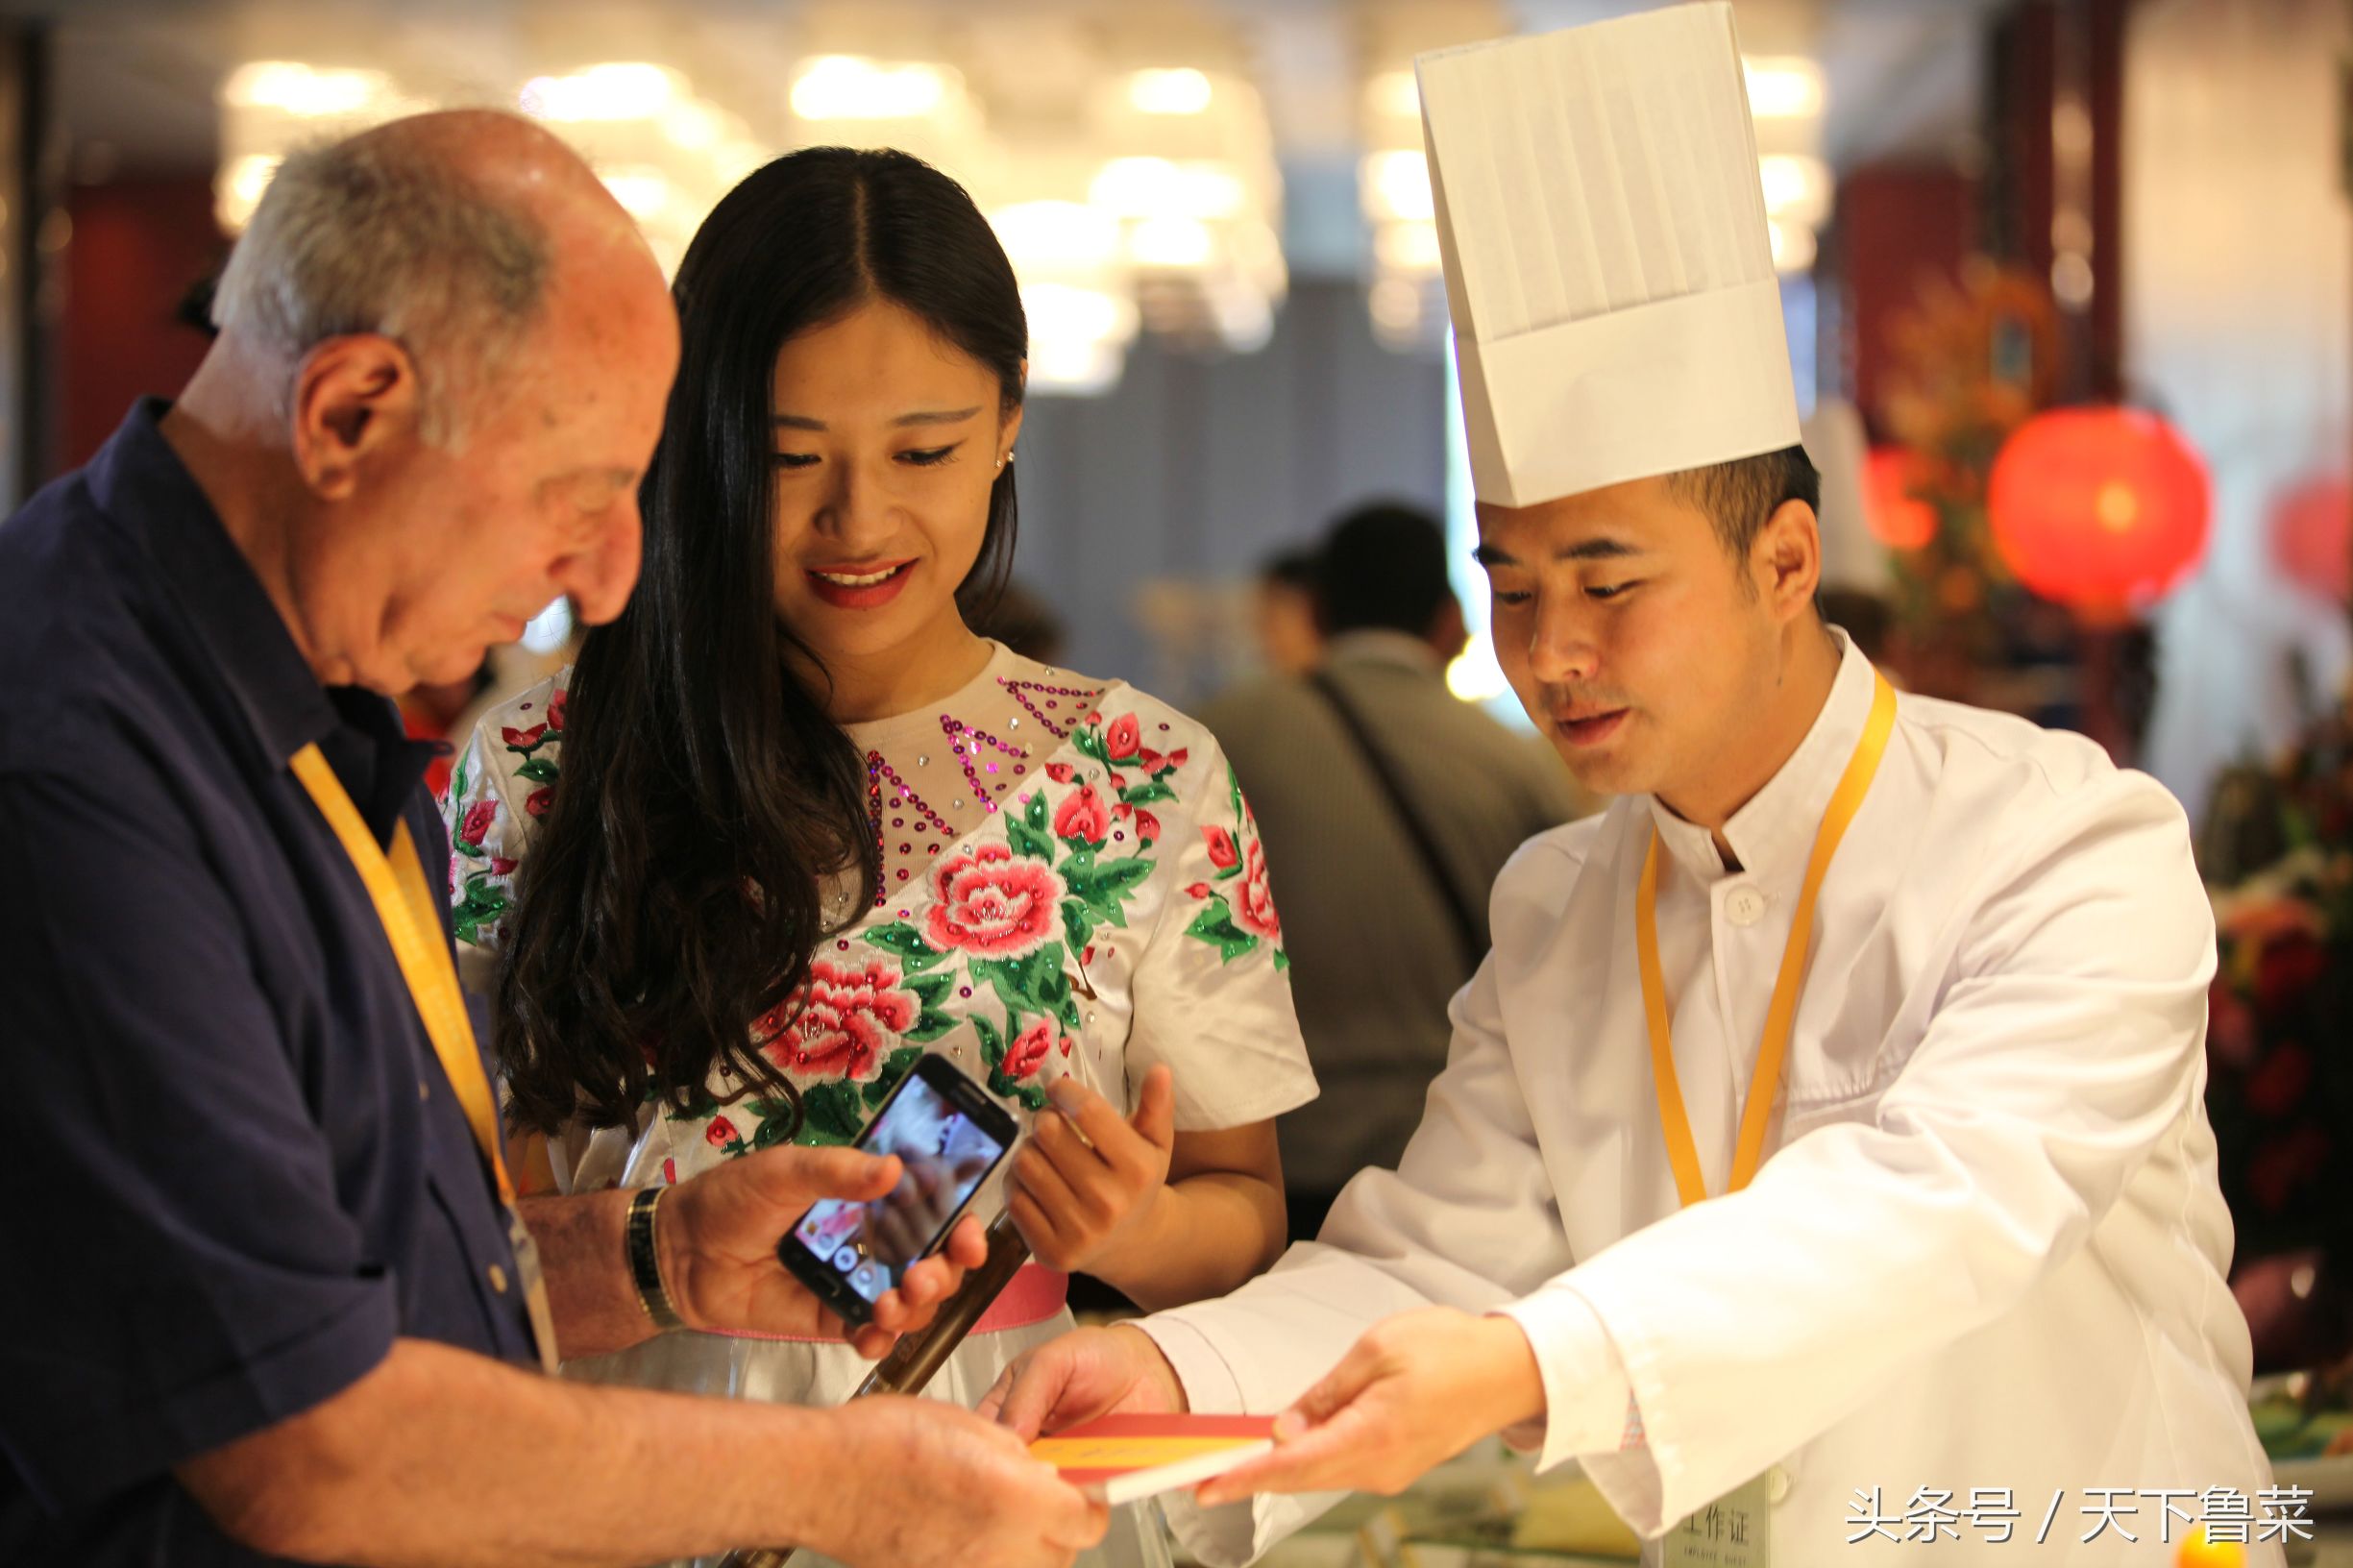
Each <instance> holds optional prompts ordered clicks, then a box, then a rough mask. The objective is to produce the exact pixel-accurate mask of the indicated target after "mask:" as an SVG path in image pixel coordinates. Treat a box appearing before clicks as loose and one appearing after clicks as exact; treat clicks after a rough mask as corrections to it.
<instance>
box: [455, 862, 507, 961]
mask: <svg viewBox="0 0 2353 1568" xmlns="http://www.w3.org/2000/svg"><path fill="white" fill-rule="evenodd" d="M513 907H514V900H513V899H511V898H509V897H507V895H506V894H504V893H503V892H502V891H501V890H499V889H497V888H494V887H492V886H491V885H490V873H489V872H488V871H476V872H474V873H473V874H472V875H470V876H468V877H467V878H466V891H465V894H464V896H462V897H461V898H459V899H458V901H457V905H456V907H455V908H453V909H452V910H451V911H450V926H451V929H452V930H453V932H454V933H455V935H456V937H457V940H458V941H460V942H470V943H477V944H478V943H480V942H481V940H482V929H483V928H484V927H485V926H490V925H495V924H497V923H498V921H499V919H500V918H501V917H502V916H503V915H504V914H505V913H506V912H507V911H508V910H509V909H512V908H513Z"/></svg>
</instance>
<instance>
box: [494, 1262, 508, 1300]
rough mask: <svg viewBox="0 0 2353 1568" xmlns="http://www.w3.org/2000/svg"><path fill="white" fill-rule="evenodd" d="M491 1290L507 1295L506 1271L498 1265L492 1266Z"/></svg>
mask: <svg viewBox="0 0 2353 1568" xmlns="http://www.w3.org/2000/svg"><path fill="white" fill-rule="evenodd" d="M490 1288H492V1289H493V1290H496V1291H497V1292H498V1293H499V1294H500V1295H504V1294H506V1270H504V1269H502V1268H501V1267H500V1266H499V1265H498V1264H496V1263H493V1264H491V1265H490Z"/></svg>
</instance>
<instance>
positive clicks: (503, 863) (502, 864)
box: [490, 855, 515, 876]
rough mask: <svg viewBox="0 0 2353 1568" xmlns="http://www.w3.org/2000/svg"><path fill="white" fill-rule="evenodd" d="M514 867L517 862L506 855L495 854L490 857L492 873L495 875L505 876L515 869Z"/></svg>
mask: <svg viewBox="0 0 2353 1568" xmlns="http://www.w3.org/2000/svg"><path fill="white" fill-rule="evenodd" d="M514 869H515V863H514V862H513V861H511V860H509V859H507V858H506V857H505V856H504V855H493V856H491V857H490V874H491V875H493V876H504V875H506V873H507V872H509V871H511V870H514Z"/></svg>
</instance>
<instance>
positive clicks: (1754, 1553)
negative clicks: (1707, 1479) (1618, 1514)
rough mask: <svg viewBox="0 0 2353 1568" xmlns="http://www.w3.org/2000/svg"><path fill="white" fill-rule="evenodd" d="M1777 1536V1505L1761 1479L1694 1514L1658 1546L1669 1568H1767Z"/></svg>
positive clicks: (1771, 1558) (1735, 1489)
mask: <svg viewBox="0 0 2353 1568" xmlns="http://www.w3.org/2000/svg"><path fill="white" fill-rule="evenodd" d="M1772 1537H1773V1500H1772V1499H1771V1498H1770V1497H1768V1496H1767V1495H1766V1488H1765V1478H1764V1477H1763V1476H1758V1477H1757V1478H1756V1479H1755V1480H1754V1481H1752V1482H1749V1483H1748V1484H1747V1485H1745V1486H1738V1487H1735V1488H1733V1489H1732V1490H1731V1491H1728V1492H1727V1493H1725V1494H1724V1495H1723V1496H1722V1497H1720V1498H1718V1499H1716V1501H1714V1502H1713V1503H1710V1504H1708V1505H1707V1507H1703V1508H1695V1509H1693V1510H1692V1511H1691V1513H1690V1515H1689V1516H1688V1517H1687V1518H1685V1519H1684V1520H1683V1522H1682V1523H1681V1524H1679V1525H1677V1526H1676V1527H1675V1528H1674V1529H1673V1530H1670V1531H1667V1534H1666V1538H1665V1539H1664V1540H1662V1541H1660V1542H1659V1543H1658V1544H1659V1547H1660V1549H1661V1551H1660V1556H1661V1557H1662V1559H1663V1560H1664V1561H1665V1563H1666V1568H1766V1564H1768V1563H1770V1562H1771V1561H1772V1560H1773V1552H1772Z"/></svg>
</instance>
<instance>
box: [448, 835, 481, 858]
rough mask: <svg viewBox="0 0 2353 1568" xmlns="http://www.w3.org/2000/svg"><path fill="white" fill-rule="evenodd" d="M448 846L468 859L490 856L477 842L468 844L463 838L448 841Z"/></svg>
mask: <svg viewBox="0 0 2353 1568" xmlns="http://www.w3.org/2000/svg"><path fill="white" fill-rule="evenodd" d="M450 847H451V848H453V849H454V850H456V851H457V852H458V853H459V854H461V855H463V856H465V857H466V858H467V859H468V860H488V859H489V858H490V851H489V850H487V849H485V848H483V847H482V846H481V845H478V844H468V843H467V842H466V841H465V840H463V839H452V840H451V841H450Z"/></svg>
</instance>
